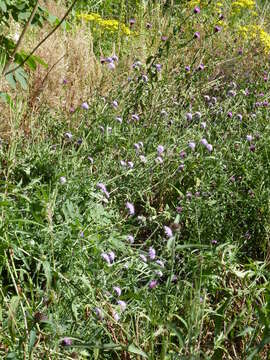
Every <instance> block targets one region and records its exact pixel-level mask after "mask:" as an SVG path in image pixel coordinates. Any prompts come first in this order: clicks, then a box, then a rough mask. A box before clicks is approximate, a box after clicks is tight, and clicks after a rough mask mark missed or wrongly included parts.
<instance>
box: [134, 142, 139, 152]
mask: <svg viewBox="0 0 270 360" xmlns="http://www.w3.org/2000/svg"><path fill="white" fill-rule="evenodd" d="M133 146H134V148H135V150H137V151H138V150H140V145H139V144H137V143H135V144H134V145H133Z"/></svg>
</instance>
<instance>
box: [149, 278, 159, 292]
mask: <svg viewBox="0 0 270 360" xmlns="http://www.w3.org/2000/svg"><path fill="white" fill-rule="evenodd" d="M157 283H158V282H157V280H151V281H150V283H149V289H151V290H152V289H154V288H155V287H156V286H157Z"/></svg>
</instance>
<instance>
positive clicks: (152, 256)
mask: <svg viewBox="0 0 270 360" xmlns="http://www.w3.org/2000/svg"><path fill="white" fill-rule="evenodd" d="M148 256H149V258H150V260H154V259H155V257H156V250H155V249H154V248H153V247H152V246H151V247H150V248H149V250H148Z"/></svg>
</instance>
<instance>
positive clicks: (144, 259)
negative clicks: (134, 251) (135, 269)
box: [140, 254, 147, 263]
mask: <svg viewBox="0 0 270 360" xmlns="http://www.w3.org/2000/svg"><path fill="white" fill-rule="evenodd" d="M140 258H141V260H142V261H143V262H145V263H146V262H147V259H146V256H145V255H143V254H140Z"/></svg>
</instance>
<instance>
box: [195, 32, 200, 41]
mask: <svg viewBox="0 0 270 360" xmlns="http://www.w3.org/2000/svg"><path fill="white" fill-rule="evenodd" d="M200 37H201V35H200V33H199V32H198V31H196V32H195V34H194V39H199V38H200Z"/></svg>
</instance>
